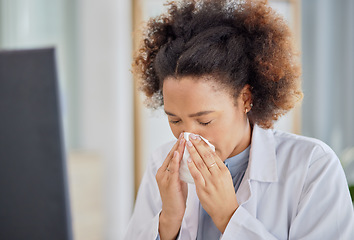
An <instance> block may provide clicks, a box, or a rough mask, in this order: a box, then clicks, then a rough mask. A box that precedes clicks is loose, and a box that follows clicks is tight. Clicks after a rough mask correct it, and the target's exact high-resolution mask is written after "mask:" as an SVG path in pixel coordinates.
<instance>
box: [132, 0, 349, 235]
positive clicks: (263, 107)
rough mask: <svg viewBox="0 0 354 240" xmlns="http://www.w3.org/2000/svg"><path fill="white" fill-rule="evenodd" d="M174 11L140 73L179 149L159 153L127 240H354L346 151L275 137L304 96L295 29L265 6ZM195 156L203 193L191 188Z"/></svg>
mask: <svg viewBox="0 0 354 240" xmlns="http://www.w3.org/2000/svg"><path fill="white" fill-rule="evenodd" d="M169 6H170V8H169V11H168V14H166V15H161V16H159V17H157V18H155V19H152V20H150V22H149V24H148V28H147V33H146V38H145V39H144V42H143V43H142V46H141V49H140V51H139V54H138V56H137V57H136V59H135V70H136V71H137V72H138V74H140V75H141V77H142V90H143V91H144V92H145V94H146V96H147V97H148V103H149V106H150V107H159V106H163V107H164V110H165V112H166V114H167V116H168V119H169V123H170V128H171V130H172V132H173V134H174V136H175V137H176V138H178V140H177V141H175V142H171V143H167V144H165V145H163V146H162V147H161V148H159V149H158V150H157V151H155V152H154V153H153V155H152V158H151V161H150V162H149V164H148V166H147V170H146V172H145V175H144V177H143V179H142V182H141V186H140V189H139V193H138V197H137V200H136V205H135V209H134V213H133V216H132V219H131V221H130V224H129V227H128V231H127V235H126V239H203V240H204V239H219V238H221V239H354V234H353V228H354V216H353V207H352V203H351V199H350V195H349V191H348V187H347V183H346V180H345V176H344V173H343V170H342V168H341V165H340V162H339V160H338V158H337V157H336V155H335V153H334V152H333V151H332V150H331V149H330V148H329V147H328V146H326V145H325V144H324V143H322V142H320V141H318V140H315V139H310V138H306V137H301V136H296V135H293V134H288V133H284V132H279V131H275V130H273V129H272V126H273V123H274V122H275V121H276V120H277V119H278V118H279V117H280V116H281V115H283V114H284V113H286V112H287V111H288V110H290V109H292V108H293V107H294V105H295V103H296V102H297V101H299V100H301V98H302V92H301V90H300V82H299V81H300V80H299V77H300V70H299V65H298V63H297V56H296V54H295V52H294V49H293V47H292V45H291V42H292V40H291V36H290V31H289V29H288V27H287V26H286V24H285V23H284V21H283V20H282V19H281V18H280V17H279V16H278V15H277V14H276V13H275V12H274V11H273V10H271V9H270V8H269V7H268V6H267V5H266V3H264V2H262V1H241V2H240V1H238V2H235V1H226V0H224V1H207V0H205V1H191V0H190V1H182V2H179V3H170V4H169ZM184 132H191V133H192V134H191V135H190V140H189V141H186V140H185V139H184V138H183V134H182V133H184ZM200 136H201V137H203V138H205V139H207V140H209V142H210V143H211V144H213V145H214V146H215V152H214V151H213V150H212V149H211V148H210V147H209V146H208V145H207V144H206V142H205V141H204V140H202V139H201V137H200ZM185 147H186V149H187V150H188V152H189V153H190V158H189V159H188V169H189V171H190V173H191V175H192V177H193V180H194V184H187V183H185V182H183V181H181V180H180V178H179V168H180V162H181V159H182V155H183V152H184V151H185V150H184V149H185Z"/></svg>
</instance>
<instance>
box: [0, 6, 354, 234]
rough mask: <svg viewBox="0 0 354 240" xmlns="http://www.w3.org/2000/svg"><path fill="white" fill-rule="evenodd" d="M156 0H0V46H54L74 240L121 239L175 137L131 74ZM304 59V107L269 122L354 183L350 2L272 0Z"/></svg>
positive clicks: (353, 57)
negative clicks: (320, 150)
mask: <svg viewBox="0 0 354 240" xmlns="http://www.w3.org/2000/svg"><path fill="white" fill-rule="evenodd" d="M164 2H166V1H163V0H100V1H97V0H0V49H19V48H38V47H46V46H55V47H56V52H57V64H58V76H59V80H60V87H61V95H62V96H61V97H62V98H61V100H62V101H63V104H62V106H63V109H62V113H63V116H62V117H63V120H64V127H65V142H66V149H67V156H68V158H67V159H68V168H69V169H68V170H69V180H70V190H71V192H70V193H71V203H72V211H73V223H74V235H75V239H77V240H80V239H85V240H90V239H108V240H111V239H112V240H113V239H114V240H116V239H122V237H123V235H124V232H125V229H126V226H127V224H128V221H129V218H130V215H131V213H132V209H133V206H134V199H135V194H136V191H137V187H138V186H139V183H140V179H141V176H142V174H143V171H144V169H145V165H146V162H147V161H148V158H149V154H150V153H151V152H152V151H153V149H155V148H156V147H157V146H159V145H160V144H162V143H164V142H166V141H169V140H171V139H173V136H172V134H171V132H170V130H169V127H168V122H167V120H166V117H165V116H164V113H163V112H162V111H155V112H152V111H150V110H147V109H145V108H144V106H143V104H142V102H143V100H144V98H143V96H141V94H140V93H138V92H137V91H135V90H134V80H133V76H132V74H131V72H130V69H131V61H132V53H133V50H134V49H135V48H136V46H137V44H138V43H139V40H138V39H139V38H138V37H139V30H140V29H141V28H142V26H143V25H142V24H143V23H144V22H145V21H146V20H147V19H148V18H149V17H151V16H156V15H158V14H159V13H161V12H162V11H163V10H164V7H163V3H164ZM270 3H271V6H272V7H274V8H275V9H276V10H277V11H278V12H279V14H282V15H283V16H284V17H285V18H286V19H287V21H288V22H289V25H290V26H291V28H292V30H293V32H294V37H295V41H296V44H297V45H298V46H299V48H301V50H302V51H301V52H302V62H303V89H304V93H305V98H304V102H303V104H302V106H298V107H297V108H296V109H295V110H293V111H291V112H290V113H289V114H287V115H286V116H284V118H283V119H281V121H279V122H278V123H277V124H276V128H279V129H282V130H286V131H290V132H295V133H300V134H304V135H306V136H311V137H316V138H319V139H321V140H322V141H325V142H326V143H327V144H329V145H330V146H331V147H332V148H333V149H334V150H335V151H336V153H337V154H338V156H339V157H340V158H341V160H342V162H343V166H344V167H345V169H346V174H347V176H348V180H350V184H354V177H353V175H354V169H353V162H354V160H353V159H354V150H353V147H354V127H353V119H354V97H353V94H352V93H353V91H354V72H353V71H354V70H353V67H354V17H353V15H352V13H353V12H354V1H352V0H306V1H305V0H304V1H300V0H272V1H270Z"/></svg>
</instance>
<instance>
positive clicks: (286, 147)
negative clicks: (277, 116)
mask: <svg viewBox="0 0 354 240" xmlns="http://www.w3.org/2000/svg"><path fill="white" fill-rule="evenodd" d="M272 131H273V135H274V140H275V145H276V151H277V153H286V154H287V155H288V156H293V157H294V158H296V159H297V161H299V162H300V161H303V160H307V162H308V164H312V163H314V162H315V161H317V160H320V159H322V160H325V159H327V161H333V160H334V161H338V158H337V156H336V154H335V152H334V151H333V150H332V149H331V148H330V147H329V146H328V145H327V144H326V143H324V142H322V141H321V140H318V139H315V138H311V137H305V136H301V135H297V134H293V133H288V132H283V131H280V130H272ZM277 155H278V154H277Z"/></svg>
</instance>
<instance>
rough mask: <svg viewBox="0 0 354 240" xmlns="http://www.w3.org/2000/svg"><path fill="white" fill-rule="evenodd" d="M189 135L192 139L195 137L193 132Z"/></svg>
mask: <svg viewBox="0 0 354 240" xmlns="http://www.w3.org/2000/svg"><path fill="white" fill-rule="evenodd" d="M189 137H190V138H191V139H193V140H195V139H197V136H195V135H194V134H193V133H191V135H189Z"/></svg>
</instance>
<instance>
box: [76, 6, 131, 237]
mask: <svg viewBox="0 0 354 240" xmlns="http://www.w3.org/2000/svg"><path fill="white" fill-rule="evenodd" d="M77 4H78V5H77V9H78V15H77V17H78V19H77V24H78V25H77V29H78V32H77V34H78V44H77V46H78V56H79V59H78V62H79V76H80V84H79V85H80V86H81V89H80V102H79V105H80V106H81V109H80V114H79V116H80V122H81V123H82V125H81V129H80V132H81V139H80V142H81V148H82V149H88V150H90V151H95V152H97V153H98V154H100V155H101V157H102V158H103V160H104V171H105V179H104V183H105V189H104V191H105V207H106V208H105V209H106V211H105V215H106V222H105V225H104V226H105V229H104V232H105V234H106V236H105V239H108V240H110V239H112V240H113V239H114V240H117V239H122V237H123V234H124V232H125V229H126V227H127V223H128V221H129V218H130V214H131V211H132V207H133V196H134V185H133V162H134V161H133V89H132V83H133V82H132V76H131V73H130V71H129V69H130V64H131V51H132V41H131V40H132V39H131V29H132V26H131V21H130V19H131V12H132V11H131V1H129V0H120V1H116V0H100V1H96V0H78V1H77Z"/></svg>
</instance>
